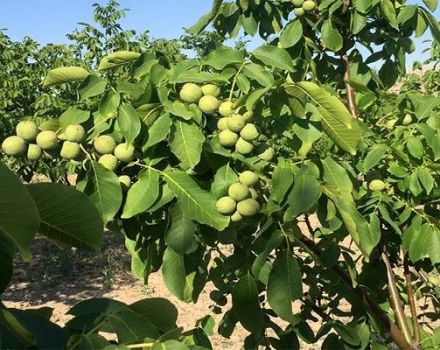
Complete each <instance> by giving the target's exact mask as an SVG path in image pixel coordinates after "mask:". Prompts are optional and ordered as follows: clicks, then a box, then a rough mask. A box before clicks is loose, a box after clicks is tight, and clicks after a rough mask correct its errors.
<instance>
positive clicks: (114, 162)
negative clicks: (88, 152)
mask: <svg viewBox="0 0 440 350" xmlns="http://www.w3.org/2000/svg"><path fill="white" fill-rule="evenodd" d="M98 162H99V164H102V165H103V166H104V167H105V168H107V169H108V170H111V171H114V170H115V169H116V167H117V166H118V158H116V157H115V156H114V155H113V154H104V155H103V156H101V157H100V158H99V160H98Z"/></svg>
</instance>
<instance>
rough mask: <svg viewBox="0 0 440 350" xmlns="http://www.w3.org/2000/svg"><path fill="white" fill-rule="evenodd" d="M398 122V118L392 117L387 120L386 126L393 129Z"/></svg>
mask: <svg viewBox="0 0 440 350" xmlns="http://www.w3.org/2000/svg"><path fill="white" fill-rule="evenodd" d="M396 123H397V120H396V119H390V120H388V121H387V122H386V124H385V125H386V126H387V128H390V129H392V128H394V126H395V125H396Z"/></svg>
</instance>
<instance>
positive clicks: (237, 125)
mask: <svg viewBox="0 0 440 350" xmlns="http://www.w3.org/2000/svg"><path fill="white" fill-rule="evenodd" d="M245 125H246V121H245V120H244V119H243V117H242V116H241V115H239V114H234V115H232V116H230V117H229V118H228V129H229V130H231V131H233V132H240V131H241V129H243V128H244V126H245Z"/></svg>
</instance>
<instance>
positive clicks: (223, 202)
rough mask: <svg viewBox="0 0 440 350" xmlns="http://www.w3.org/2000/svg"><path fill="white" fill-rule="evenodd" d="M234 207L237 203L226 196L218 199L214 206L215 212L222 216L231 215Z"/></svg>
mask: <svg viewBox="0 0 440 350" xmlns="http://www.w3.org/2000/svg"><path fill="white" fill-rule="evenodd" d="M236 207H237V202H236V201H235V200H233V199H232V198H231V197H228V196H226V197H222V198H220V199H219V200H218V201H217V203H216V205H215V208H216V209H217V211H218V212H219V213H220V214H223V215H230V214H232V213H233V212H234V211H235V208H236Z"/></svg>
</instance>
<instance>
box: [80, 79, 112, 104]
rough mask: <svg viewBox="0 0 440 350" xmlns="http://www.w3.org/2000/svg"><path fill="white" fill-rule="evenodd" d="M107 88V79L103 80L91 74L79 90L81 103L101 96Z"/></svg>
mask: <svg viewBox="0 0 440 350" xmlns="http://www.w3.org/2000/svg"><path fill="white" fill-rule="evenodd" d="M106 86H107V81H106V80H105V79H101V78H99V77H97V76H96V75H94V74H90V75H89V76H88V77H87V78H86V80H84V81H83V82H82V83H81V85H80V87H79V88H78V91H79V95H80V96H81V101H84V100H85V99H88V98H90V97H94V96H98V95H101V94H102V93H104V91H105V88H106Z"/></svg>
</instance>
